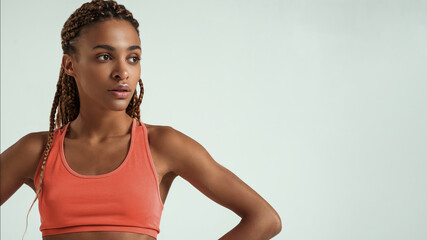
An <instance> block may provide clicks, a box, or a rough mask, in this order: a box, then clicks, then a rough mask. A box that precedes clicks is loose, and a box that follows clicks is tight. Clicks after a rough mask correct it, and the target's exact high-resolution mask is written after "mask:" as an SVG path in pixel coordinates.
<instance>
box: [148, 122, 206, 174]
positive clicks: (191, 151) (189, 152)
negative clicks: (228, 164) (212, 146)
mask: <svg viewBox="0 0 427 240" xmlns="http://www.w3.org/2000/svg"><path fill="white" fill-rule="evenodd" d="M145 125H146V128H147V135H148V139H149V142H150V146H151V148H153V149H154V150H155V151H156V152H157V153H158V154H159V155H161V157H162V159H164V161H166V162H167V165H168V166H169V170H170V171H173V172H175V173H176V174H177V175H182V174H183V173H184V174H185V172H186V170H189V169H191V168H189V166H190V165H191V166H194V164H197V162H199V163H201V162H204V161H205V162H206V161H208V162H209V161H211V162H213V161H212V160H213V159H212V158H211V156H210V155H209V153H208V152H207V150H206V149H205V148H204V147H203V146H202V145H201V144H200V143H199V142H197V141H196V140H194V139H193V138H191V137H190V136H188V135H186V134H184V133H183V132H181V131H179V130H177V129H176V128H174V127H172V126H161V125H151V124H145Z"/></svg>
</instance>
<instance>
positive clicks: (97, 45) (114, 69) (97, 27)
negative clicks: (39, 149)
mask: <svg viewBox="0 0 427 240" xmlns="http://www.w3.org/2000/svg"><path fill="white" fill-rule="evenodd" d="M74 46H75V47H76V49H77V54H75V55H73V56H70V55H64V58H63V66H64V69H66V72H67V74H69V75H71V76H73V77H74V78H75V80H76V84H77V87H78V92H79V98H80V110H83V111H85V110H88V111H96V110H101V111H104V110H111V111H123V110H126V107H127V106H128V104H129V102H130V100H131V98H132V96H133V93H134V91H135V88H136V85H137V83H138V80H139V78H140V74H141V65H140V60H139V59H140V58H141V41H140V39H139V36H138V34H137V32H136V30H135V28H134V27H133V26H132V24H131V23H129V22H127V21H125V20H116V19H112V20H106V21H103V22H98V23H95V24H94V25H90V26H86V27H84V28H83V29H82V30H81V31H80V35H79V37H77V38H76V39H75V43H74ZM121 84H127V85H128V87H129V89H130V92H128V94H127V95H126V94H123V92H121V93H118V92H117V91H111V90H112V89H115V88H117V87H118V86H119V85H121ZM123 95H124V96H123Z"/></svg>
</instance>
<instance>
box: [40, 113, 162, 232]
mask: <svg viewBox="0 0 427 240" xmlns="http://www.w3.org/2000/svg"><path fill="white" fill-rule="evenodd" d="M69 124H70V123H67V124H66V125H65V126H64V127H61V128H58V129H56V130H55V132H54V136H53V141H52V149H51V151H50V153H49V156H48V159H47V161H46V166H45V170H44V177H43V182H42V185H43V186H42V190H41V192H40V194H39V198H38V206H39V212H40V220H41V225H40V231H41V232H42V236H47V235H55V234H62V233H70V232H87V231H125V232H135V233H141V234H147V235H150V236H152V237H155V238H157V234H158V233H159V232H160V228H159V225H160V219H161V215H162V211H163V207H164V206H163V202H162V200H161V198H160V192H159V187H158V186H159V180H158V178H157V173H156V171H155V167H154V163H153V161H152V157H151V153H150V149H149V145H148V135H147V128H146V127H145V124H144V123H142V122H141V126H136V119H133V121H132V132H131V140H130V148H129V151H128V153H127V156H126V158H125V160H124V161H123V162H122V164H121V165H120V166H119V167H118V168H116V169H115V170H113V171H112V172H109V173H106V174H102V175H92V176H88V175H81V174H79V173H77V172H75V171H73V170H72V169H71V168H70V166H69V165H68V163H67V161H66V159H65V155H64V148H63V147H64V137H65V133H66V132H67V128H68V126H69ZM42 160H43V157H42V158H41V160H40V162H39V165H38V167H37V171H36V173H35V175H34V183H35V186H36V189H37V187H38V183H39V175H40V167H41V162H42Z"/></svg>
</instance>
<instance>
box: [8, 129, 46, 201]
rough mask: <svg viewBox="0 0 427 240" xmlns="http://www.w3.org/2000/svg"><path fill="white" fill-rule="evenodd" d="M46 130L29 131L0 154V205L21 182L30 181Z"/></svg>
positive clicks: (42, 148) (43, 143) (38, 158)
mask: <svg viewBox="0 0 427 240" xmlns="http://www.w3.org/2000/svg"><path fill="white" fill-rule="evenodd" d="M46 142H47V132H34V133H29V134H27V135H25V136H24V137H22V138H21V139H19V140H18V141H17V142H16V143H15V144H13V145H12V146H10V147H9V148H8V149H6V150H5V151H4V152H2V153H1V155H0V203H1V204H0V205H3V203H4V202H6V201H7V199H9V198H10V196H12V195H13V194H14V193H15V192H16V190H18V189H19V188H20V187H21V186H22V184H23V183H27V184H29V183H31V182H32V181H33V179H32V178H33V177H34V174H35V171H36V168H37V165H38V162H39V160H40V159H41V155H42V153H43V151H44V147H45V145H46Z"/></svg>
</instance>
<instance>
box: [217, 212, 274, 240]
mask: <svg viewBox="0 0 427 240" xmlns="http://www.w3.org/2000/svg"><path fill="white" fill-rule="evenodd" d="M280 231H281V226H279V225H278V223H275V222H274V221H267V220H264V219H259V218H258V219H256V218H249V217H247V218H242V220H241V221H240V222H239V224H238V225H237V226H236V227H234V228H233V229H231V231H229V232H228V233H227V234H225V235H224V236H222V237H221V238H220V239H219V240H267V239H271V238H272V237H274V236H275V235H277V234H278V233H279V232H280Z"/></svg>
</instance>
